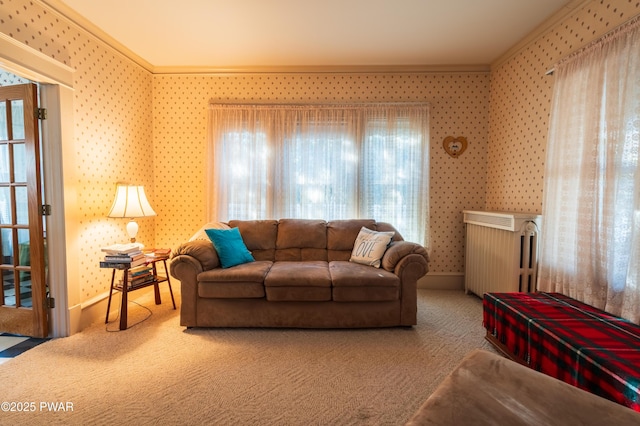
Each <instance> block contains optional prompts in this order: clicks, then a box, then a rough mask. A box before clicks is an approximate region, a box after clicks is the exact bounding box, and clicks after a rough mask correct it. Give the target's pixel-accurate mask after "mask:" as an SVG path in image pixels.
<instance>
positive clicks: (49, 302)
mask: <svg viewBox="0 0 640 426" xmlns="http://www.w3.org/2000/svg"><path fill="white" fill-rule="evenodd" d="M55 307H56V299H54V298H53V297H47V309H53V308H55Z"/></svg>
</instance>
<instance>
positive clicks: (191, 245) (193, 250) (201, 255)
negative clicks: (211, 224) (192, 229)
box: [171, 240, 220, 272]
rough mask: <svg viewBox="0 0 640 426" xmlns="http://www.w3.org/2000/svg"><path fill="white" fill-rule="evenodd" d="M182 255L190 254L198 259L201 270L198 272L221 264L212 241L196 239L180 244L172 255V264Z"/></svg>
mask: <svg viewBox="0 0 640 426" xmlns="http://www.w3.org/2000/svg"><path fill="white" fill-rule="evenodd" d="M181 256H190V257H192V258H193V259H194V260H195V261H197V262H198V263H199V264H200V265H199V269H200V270H199V271H198V272H202V271H207V270H209V269H214V268H217V267H219V266H220V260H219V259H218V253H217V252H216V250H215V249H214V248H213V244H212V243H211V241H205V240H194V241H189V242H188V243H184V244H182V245H180V246H179V247H178V248H177V249H175V250H174V251H173V254H172V256H171V262H172V264H173V262H176V261H178V260H180V259H178V258H179V257H181Z"/></svg>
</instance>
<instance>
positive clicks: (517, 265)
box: [464, 210, 542, 297]
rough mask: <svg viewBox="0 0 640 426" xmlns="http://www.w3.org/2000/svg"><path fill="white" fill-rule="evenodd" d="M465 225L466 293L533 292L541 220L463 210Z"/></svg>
mask: <svg viewBox="0 0 640 426" xmlns="http://www.w3.org/2000/svg"><path fill="white" fill-rule="evenodd" d="M464 223H465V227H466V248H465V274H464V288H465V292H466V293H474V294H476V295H478V296H480V297H482V296H483V295H484V293H487V292H514V291H524V292H533V291H535V290H536V288H535V287H536V278H537V271H538V237H539V234H540V227H541V224H542V216H540V215H536V214H530V213H511V212H488V211H472V210H465V211H464Z"/></svg>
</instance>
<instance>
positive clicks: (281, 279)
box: [264, 260, 331, 302]
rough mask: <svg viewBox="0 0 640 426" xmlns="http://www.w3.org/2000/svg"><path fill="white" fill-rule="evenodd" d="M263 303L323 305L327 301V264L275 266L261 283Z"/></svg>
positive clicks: (309, 262)
mask: <svg viewBox="0 0 640 426" xmlns="http://www.w3.org/2000/svg"><path fill="white" fill-rule="evenodd" d="M264 287H265V293H266V296H267V300H269V301H273V302H282V301H288V302H291V301H295V302H324V301H329V300H331V276H330V275H329V264H328V263H327V262H323V261H319V260H316V261H307V262H286V261H285V262H275V263H274V264H273V266H272V267H271V269H270V270H269V273H268V274H267V276H266V278H265V280H264Z"/></svg>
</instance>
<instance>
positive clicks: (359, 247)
mask: <svg viewBox="0 0 640 426" xmlns="http://www.w3.org/2000/svg"><path fill="white" fill-rule="evenodd" d="M394 234H395V232H376V231H372V230H370V229H368V228H365V227H364V226H363V227H362V229H360V233H358V237H357V238H356V242H355V244H354V246H353V251H352V252H351V259H349V261H350V262H355V263H362V264H363V265H369V266H373V267H375V268H379V267H380V259H382V256H384V252H385V251H386V250H387V247H388V246H389V243H390V242H391V239H392V238H393V235H394Z"/></svg>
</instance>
